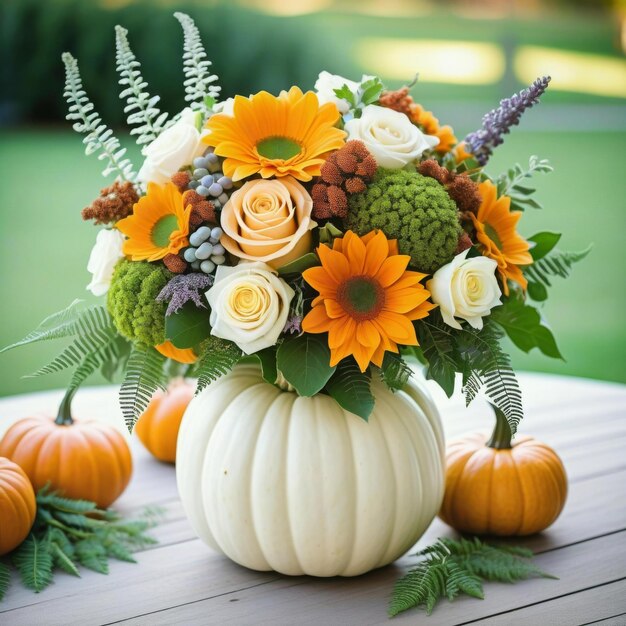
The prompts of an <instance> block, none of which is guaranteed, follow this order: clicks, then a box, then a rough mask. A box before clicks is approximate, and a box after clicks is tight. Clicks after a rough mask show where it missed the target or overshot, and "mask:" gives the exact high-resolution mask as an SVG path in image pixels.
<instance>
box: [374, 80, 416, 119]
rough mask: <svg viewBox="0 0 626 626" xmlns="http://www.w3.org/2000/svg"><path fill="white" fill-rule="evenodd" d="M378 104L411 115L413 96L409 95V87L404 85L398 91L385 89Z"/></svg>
mask: <svg viewBox="0 0 626 626" xmlns="http://www.w3.org/2000/svg"><path fill="white" fill-rule="evenodd" d="M378 104H380V105H381V106H383V107H387V108H388V109H393V110H394V111H398V112H400V113H405V114H406V115H408V116H410V115H411V105H412V104H413V98H412V97H411V96H410V95H409V88H408V87H402V89H397V90H396V91H385V92H384V93H383V94H382V95H381V96H380V98H379V100H378Z"/></svg>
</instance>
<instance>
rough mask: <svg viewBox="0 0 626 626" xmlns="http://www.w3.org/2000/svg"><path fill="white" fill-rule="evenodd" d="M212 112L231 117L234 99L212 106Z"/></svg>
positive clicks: (233, 112) (233, 111) (233, 110)
mask: <svg viewBox="0 0 626 626" xmlns="http://www.w3.org/2000/svg"><path fill="white" fill-rule="evenodd" d="M213 112H214V113H221V114H222V115H230V117H232V116H233V115H235V98H226V100H222V102H218V103H217V104H215V105H214V106H213Z"/></svg>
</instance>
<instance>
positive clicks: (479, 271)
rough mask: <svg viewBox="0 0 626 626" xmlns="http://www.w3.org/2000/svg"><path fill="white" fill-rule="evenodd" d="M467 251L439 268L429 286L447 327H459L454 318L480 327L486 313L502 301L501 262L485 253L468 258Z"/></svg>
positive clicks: (478, 328)
mask: <svg viewBox="0 0 626 626" xmlns="http://www.w3.org/2000/svg"><path fill="white" fill-rule="evenodd" d="M468 252H469V250H464V251H463V252H461V254H457V255H456V256H455V257H454V259H452V261H450V263H448V264H447V265H444V266H443V267H442V268H440V269H438V270H437V271H436V272H435V274H434V275H433V277H432V279H431V280H429V281H428V283H427V284H426V287H427V288H428V290H429V291H430V293H431V296H432V300H433V302H435V303H436V304H438V305H439V309H440V311H441V316H442V317H443V321H444V322H445V323H446V324H447V325H448V326H452V328H458V329H460V328H461V324H459V322H457V321H456V320H455V319H454V318H455V317H460V318H461V319H464V320H465V321H467V322H468V323H469V325H470V326H472V327H474V328H476V329H477V330H480V329H481V328H482V327H483V319H482V318H483V316H485V315H489V313H490V312H491V309H492V308H493V307H494V306H498V305H499V304H500V296H501V292H500V287H499V286H498V281H497V280H496V274H495V272H496V267H497V266H498V264H497V263H496V261H494V260H493V259H489V258H487V257H485V256H476V257H471V258H469V259H468V258H466V257H467V253H468Z"/></svg>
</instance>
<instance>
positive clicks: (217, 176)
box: [187, 148, 233, 209]
mask: <svg viewBox="0 0 626 626" xmlns="http://www.w3.org/2000/svg"><path fill="white" fill-rule="evenodd" d="M209 150H212V148H209ZM190 176H191V178H190V180H189V183H188V184H187V188H188V189H193V190H194V191H195V192H196V193H197V194H198V195H200V196H204V197H205V198H207V199H209V200H210V201H211V202H212V203H213V205H214V206H215V208H216V209H220V208H222V207H223V206H224V205H225V204H226V203H227V202H228V196H229V194H228V193H226V192H227V191H229V190H231V189H232V188H233V181H232V179H231V178H229V177H228V176H224V174H223V172H222V169H221V165H220V161H219V158H218V156H217V154H215V153H213V152H208V153H207V154H205V155H204V156H199V157H196V158H195V159H194V160H193V170H192V171H191V173H190Z"/></svg>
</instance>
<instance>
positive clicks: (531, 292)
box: [526, 282, 548, 302]
mask: <svg viewBox="0 0 626 626" xmlns="http://www.w3.org/2000/svg"><path fill="white" fill-rule="evenodd" d="M526 290H527V292H528V296H529V297H530V298H532V299H533V300H534V301H535V302H544V301H545V300H547V299H548V290H547V288H546V286H545V285H544V284H543V283H535V282H529V283H528V287H527V288H526Z"/></svg>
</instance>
